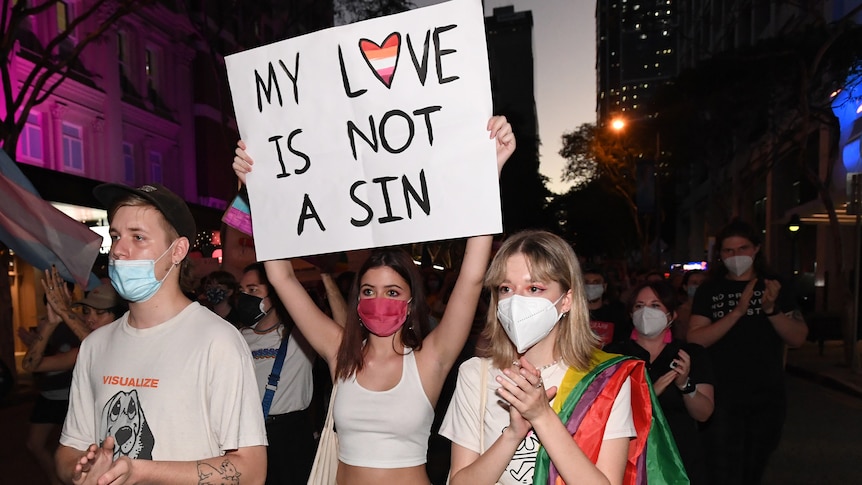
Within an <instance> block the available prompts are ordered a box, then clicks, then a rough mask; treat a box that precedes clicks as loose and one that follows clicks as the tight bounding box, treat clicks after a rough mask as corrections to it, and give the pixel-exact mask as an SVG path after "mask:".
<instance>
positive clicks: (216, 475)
mask: <svg viewBox="0 0 862 485" xmlns="http://www.w3.org/2000/svg"><path fill="white" fill-rule="evenodd" d="M197 466H198V485H215V484H239V477H240V475H242V474H241V473H240V472H239V471H237V469H236V467H235V466H234V465H233V463H231V462H230V460H225V461H223V462H221V466H220V467H219V468H215V467H214V466H212V465H210V464H209V463H205V462H202V461H199V462H197Z"/></svg>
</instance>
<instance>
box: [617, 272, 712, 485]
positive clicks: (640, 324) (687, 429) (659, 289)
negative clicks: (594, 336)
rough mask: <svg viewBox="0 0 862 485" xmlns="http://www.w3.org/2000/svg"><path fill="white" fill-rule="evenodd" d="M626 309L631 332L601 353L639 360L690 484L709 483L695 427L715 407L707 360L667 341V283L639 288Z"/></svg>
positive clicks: (693, 348)
mask: <svg viewBox="0 0 862 485" xmlns="http://www.w3.org/2000/svg"><path fill="white" fill-rule="evenodd" d="M626 309H627V310H628V312H629V313H630V314H631V315H632V320H633V323H634V327H635V332H633V333H632V334H631V338H630V339H627V340H625V341H624V342H615V343H613V344H611V345H608V346H607V347H605V349H604V350H605V351H606V352H611V353H615V354H623V355H631V356H634V357H638V358H640V359H641V360H643V361H645V362H646V363H647V372H648V373H649V377H650V380H651V381H652V383H653V389H654V390H655V393H656V396H657V397H658V401H659V403H660V404H661V409H662V411H663V412H664V416H665V419H667V422H668V424H669V425H670V429H671V432H672V433H673V438H674V441H676V445H677V448H678V449H679V454H680V457H681V458H682V462H683V465H685V470H686V473H688V478H689V480H690V481H691V483H692V484H706V483H709V482H708V478H707V475H706V466H705V457H704V455H703V449H702V445H701V440H700V437H699V436H698V432H697V428H698V423H702V422H704V421H706V420H707V419H709V417H710V416H712V412H713V410H714V407H715V404H714V396H715V391H714V386H713V381H714V378H713V372H712V364H711V362H710V360H709V356H707V355H706V350H705V349H704V348H703V347H701V346H700V345H697V344H690V343H685V342H683V341H682V340H678V339H673V338H671V324H672V323H673V322H674V321H675V319H676V317H677V298H676V292H675V291H674V290H673V288H672V287H671V286H670V285H669V284H668V283H667V282H664V281H657V282H649V281H647V282H644V283H641V284H640V285H638V286H637V287H635V288H634V289H633V290H632V293H631V296H630V297H629V300H628V302H627V305H626Z"/></svg>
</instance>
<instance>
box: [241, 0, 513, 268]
mask: <svg viewBox="0 0 862 485" xmlns="http://www.w3.org/2000/svg"><path fill="white" fill-rule="evenodd" d="M487 56H488V51H487V46H486V42H485V29H484V17H483V13H482V6H481V3H480V2H479V0H452V1H449V2H445V3H442V4H439V5H434V6H432V7H426V8H421V9H415V10H411V11H407V12H404V13H401V14H398V15H392V16H388V17H381V18H377V19H372V20H368V21H364V22H358V23H355V24H350V25H345V26H341V27H335V28H331V29H326V30H323V31H319V32H314V33H311V34H307V35H303V36H300V37H295V38H292V39H287V40H284V41H281V42H276V43H274V44H270V45H266V46H262V47H258V48H255V49H251V50H248V51H244V52H240V53H237V54H234V55H231V56H228V57H227V58H226V60H225V62H226V64H227V71H228V79H229V81H230V87H231V94H232V96H233V100H234V108H235V111H236V119H237V125H238V127H239V132H240V138H241V139H242V140H244V141H245V143H246V144H247V147H246V151H247V153H248V154H249V155H250V156H251V157H253V158H254V160H255V161H256V162H257V165H256V166H255V171H254V173H251V174H249V176H248V180H247V181H248V192H249V199H250V206H251V216H252V219H253V220H254V221H257V222H258V224H256V225H255V227H254V242H255V253H256V255H257V258H258V260H270V259H279V258H293V257H297V256H309V255H314V254H324V253H334V252H339V251H350V250H355V249H365V248H375V247H383V246H393V245H398V244H407V243H413V242H420V241H429V240H441V239H455V238H461V237H469V236H475V235H477V234H495V233H499V232H502V222H501V219H502V218H501V212H500V195H499V186H498V184H497V180H496V177H494V169H495V166H494V147H493V143H491V142H490V140H488V139H487V137H486V136H484V134H485V133H484V130H483V127H484V125H485V121H486V120H487V119H488V118H489V117H490V116H491V114H492V102H491V85H490V74H489V70H488V58H487ZM260 221H266V222H265V223H262V222H260Z"/></svg>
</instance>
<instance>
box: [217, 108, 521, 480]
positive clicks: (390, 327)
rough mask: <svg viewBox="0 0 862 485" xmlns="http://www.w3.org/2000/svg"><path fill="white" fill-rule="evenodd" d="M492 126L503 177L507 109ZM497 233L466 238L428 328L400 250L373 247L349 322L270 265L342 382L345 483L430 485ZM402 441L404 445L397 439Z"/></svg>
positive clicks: (415, 280)
mask: <svg viewBox="0 0 862 485" xmlns="http://www.w3.org/2000/svg"><path fill="white" fill-rule="evenodd" d="M487 130H488V131H489V132H490V138H492V139H495V140H496V150H497V168H498V175H499V171H500V170H502V168H503V164H504V163H505V162H506V160H507V159H508V158H509V156H510V155H511V154H512V152H513V151H514V149H515V136H514V134H513V133H512V127H511V125H510V124H509V123H508V122H507V121H506V118H505V117H502V116H495V117H492V118H491V119H490V120H489V121H488V125H487ZM238 145H239V148H237V151H236V154H237V156H236V158H234V164H233V168H234V171H235V172H236V174H237V176H238V177H239V178H240V180H241V181H243V182H245V174H246V173H248V172H249V171H251V165H252V163H253V162H252V160H251V159H250V158H249V157H248V155H247V154H246V152H245V144H244V143H243V142H242V141H240V142H239V144H238ZM491 240H492V237H491V236H476V237H471V238H469V239H468V240H467V246H466V249H465V253H464V260H463V262H462V264H461V270H460V272H459V275H458V280H457V282H456V284H455V288H454V290H453V291H452V295H451V297H450V299H449V303H448V304H447V306H446V311H445V313H444V314H443V317H442V318H441V319H440V323H439V324H438V325H437V326H436V327H435V328H434V330H433V331H430V332H429V331H428V329H429V323H428V315H429V309H428V305H427V304H426V299H425V293H424V288H423V279H422V276H421V274H420V273H419V271H418V270H417V269H416V265H415V264H414V263H413V259H412V258H411V257H410V256H409V255H408V254H407V253H406V252H404V251H402V250H400V249H382V250H376V251H374V252H373V253H372V255H371V256H370V257H369V258H368V260H367V261H366V262H365V263H364V264H363V265H362V267H361V268H360V270H359V271H358V272H357V275H356V280H355V281H354V283H353V288H352V289H351V294H350V297H349V300H348V307H351V306H352V307H353V308H354V309H355V311H350V312H349V314H348V317H347V323H346V325H345V326H344V327H342V326H340V325H338V324H337V323H336V322H335V321H333V320H332V319H330V318H329V317H328V316H326V315H325V314H324V313H323V312H321V311H320V310H319V309H318V307H317V306H316V305H315V303H314V302H313V301H312V299H311V298H310V297H309V295H308V293H306V291H305V288H304V287H303V286H302V284H301V283H300V282H299V280H298V279H297V278H296V275H295V274H294V272H293V267H292V265H291V263H290V261H287V260H281V261H267V262H266V263H265V264H266V271H267V274H268V276H269V280H270V283H271V284H272V285H273V287H274V288H275V289H276V291H277V293H278V295H279V297H280V298H281V300H282V301H283V302H284V305H285V307H286V308H287V310H288V312H289V313H290V315H291V317H292V318H293V320H294V321H295V323H296V326H297V328H298V329H299V330H300V331H301V332H302V333H303V335H304V336H305V337H306V339H307V340H308V341H309V343H310V344H311V346H312V347H313V348H314V350H316V351H317V353H318V354H320V356H321V357H323V358H324V359H325V360H326V362H327V364H328V365H329V371H330V373H331V375H332V377H333V380H335V379H338V380H339V384H338V385H339V386H344V387H342V388H341V389H342V390H339V391H338V393H337V395H336V402H335V426H336V429H337V430H338V432H339V439H340V441H341V440H343V441H345V442H346V445H347V448H345V449H344V450H339V466H338V477H337V480H338V483H339V484H341V485H355V484H359V485H364V484H375V485H376V484H379V483H393V484H394V483H410V484H419V485H423V484H426V485H430V481H429V479H428V475H427V473H426V471H425V454H426V451H427V450H426V448H427V439H428V434H429V432H430V427H431V422H432V418H433V412H434V405H435V404H436V403H437V399H438V397H439V396H440V391H441V389H442V387H443V382H444V380H445V379H446V375H447V374H448V372H449V370H450V369H451V367H452V365H453V364H454V362H455V360H456V358H457V357H458V354H459V352H460V351H461V348H462V347H463V346H464V343H465V342H466V341H467V337H468V335H469V332H470V327H471V325H472V322H473V317H474V314H475V311H476V304H477V302H478V300H479V294H480V292H481V291H482V280H483V276H484V273H485V268H486V266H487V264H488V258H489V257H490V253H491ZM354 305H355V306H354ZM408 354H411V355H408ZM351 396H352V397H351ZM348 398H350V399H359V400H361V405H359V406H351V404H353V402H352V401H351V402H350V403H347V402H345V399H348ZM405 410H407V411H409V412H410V413H412V414H413V416H412V418H414V419H411V420H410V422H409V423H405V422H404V420H405V414H404V411H405ZM343 417H346V418H349V420H346V419H343ZM381 418H386V419H381ZM408 430H409V431H408ZM399 433H401V434H402V435H401V436H400V437H399V436H398V435H399ZM356 434H359V435H360V438H363V437H366V436H367V446H366V449H364V450H363V449H361V447H360V446H350V443H356V442H357V441H358V440H357V439H355V438H356V436H355V435H356ZM403 434H409V436H407V437H405V436H403ZM399 439H404V443H405V445H404V446H400V447H399V446H392V443H395V442H396V441H398V440H399Z"/></svg>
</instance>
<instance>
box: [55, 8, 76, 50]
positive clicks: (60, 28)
mask: <svg viewBox="0 0 862 485" xmlns="http://www.w3.org/2000/svg"><path fill="white" fill-rule="evenodd" d="M74 19H75V4H74V3H72V2H67V1H63V0H60V1H59V2H57V32H65V31H66V30H68V29H69V25H70V24H71V23H72V21H73V20H74ZM69 40H71V41H72V42H73V43H74V42H76V41H77V39H76V38H75V32H74V31H73V32H71V35H69Z"/></svg>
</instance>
